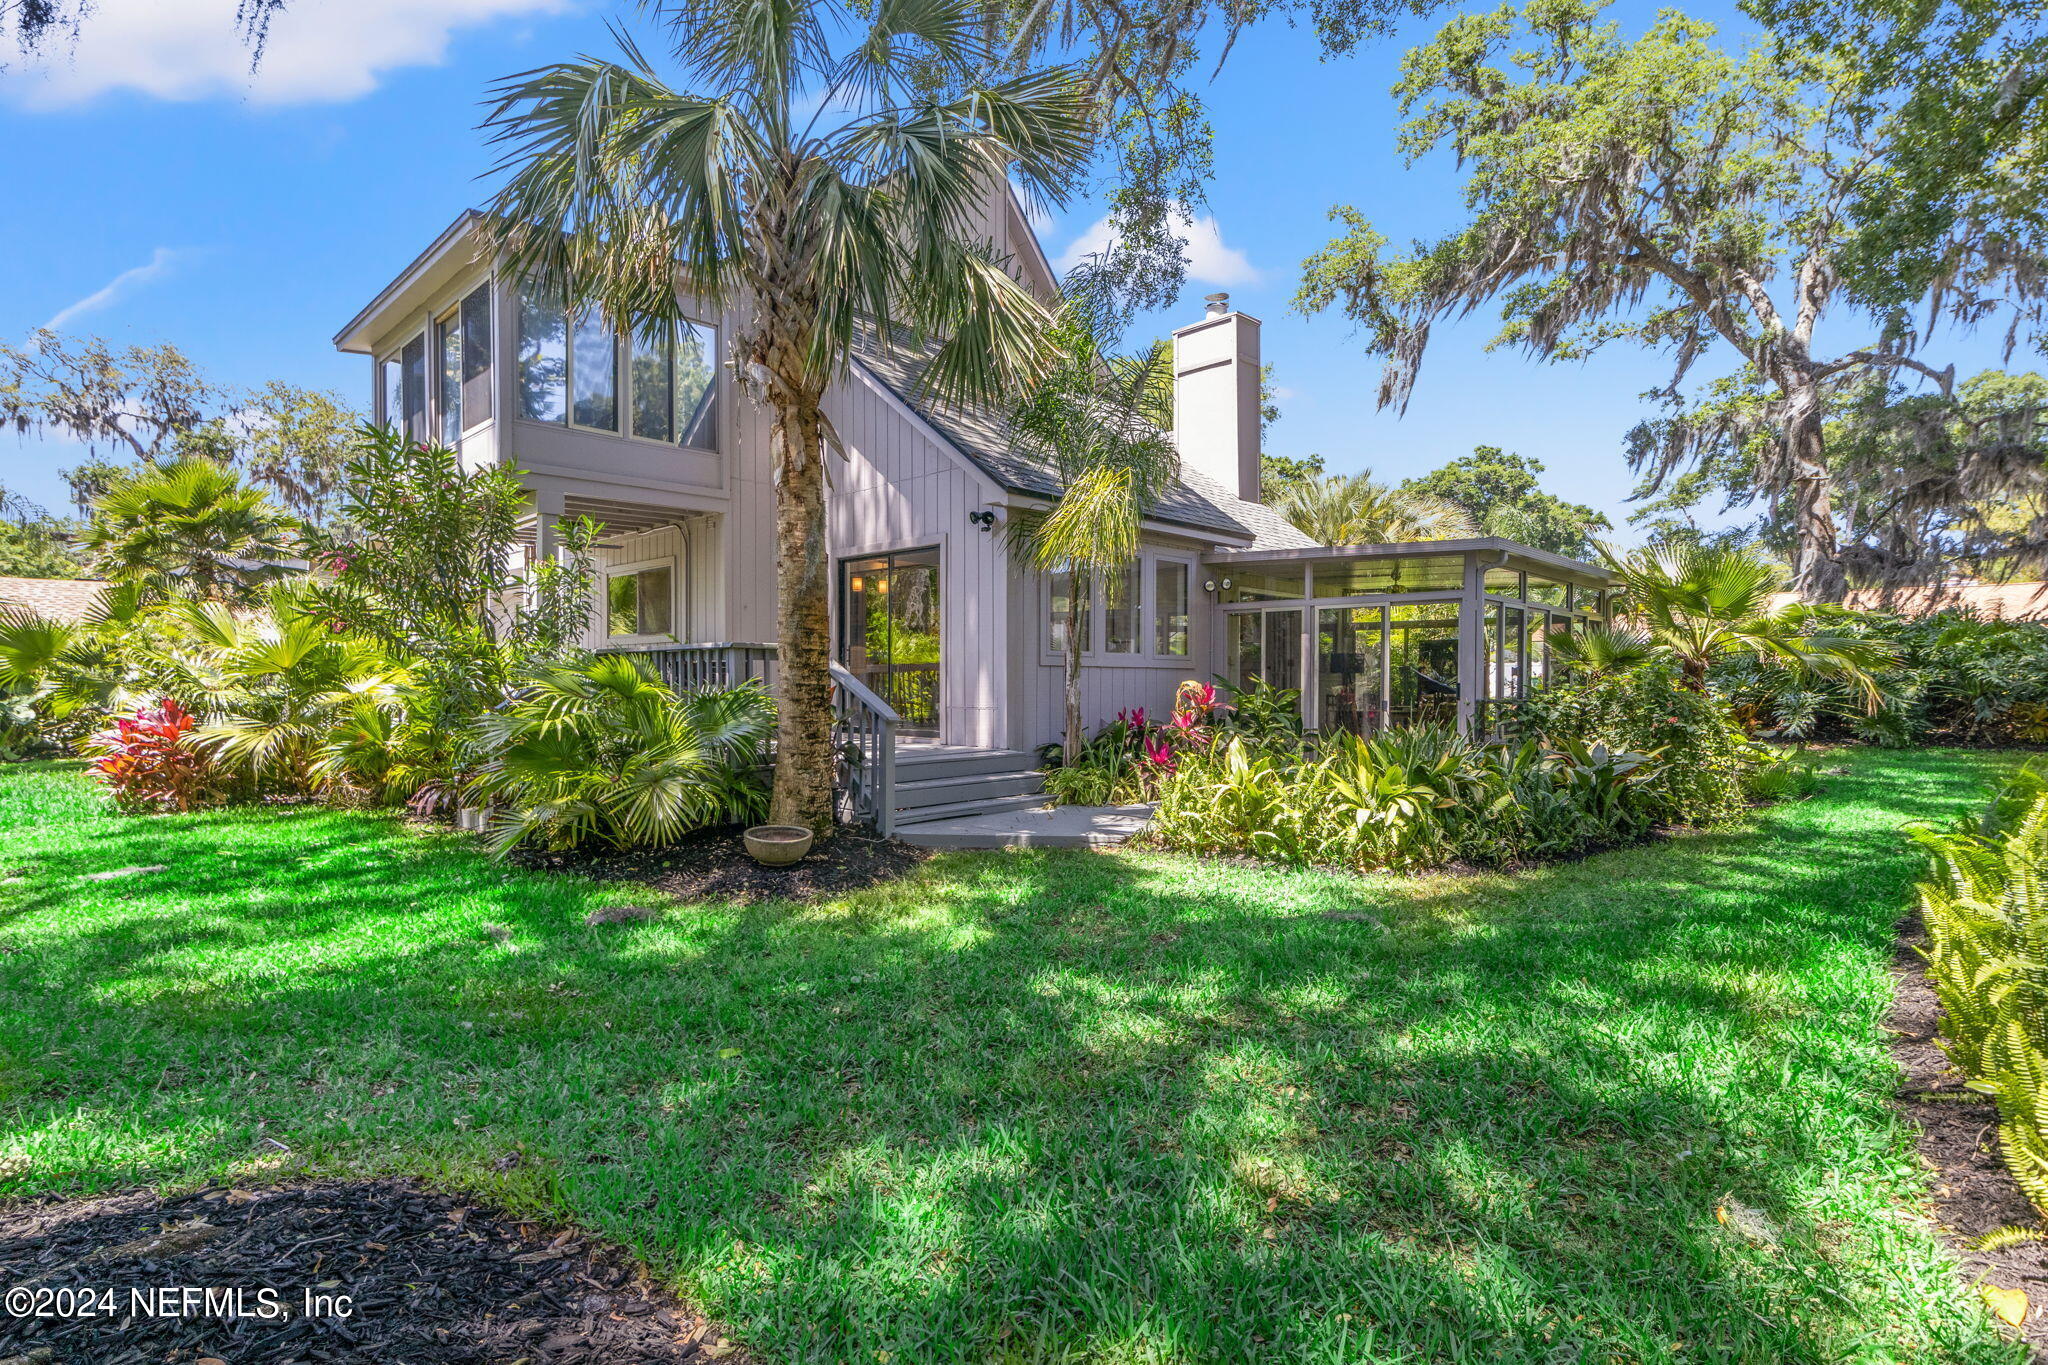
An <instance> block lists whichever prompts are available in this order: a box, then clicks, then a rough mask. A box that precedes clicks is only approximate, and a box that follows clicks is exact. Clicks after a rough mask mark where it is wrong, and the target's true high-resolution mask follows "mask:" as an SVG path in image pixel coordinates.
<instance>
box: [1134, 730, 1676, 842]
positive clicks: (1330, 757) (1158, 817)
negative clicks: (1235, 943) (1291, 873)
mask: <svg viewBox="0 0 2048 1365" xmlns="http://www.w3.org/2000/svg"><path fill="white" fill-rule="evenodd" d="M1655 771H1656V764H1655V763H1654V762H1653V761H1652V760H1651V759H1650V758H1649V757H1648V756H1646V755H1643V754H1637V753H1625V752H1620V751H1614V750H1609V749H1607V748H1606V747H1604V746H1602V745H1598V744H1583V743H1579V742H1577V741H1571V742H1567V743H1566V744H1563V745H1558V746H1545V745H1541V744H1538V743H1537V742H1536V741H1534V740H1526V741H1523V742H1521V743H1518V744H1510V745H1488V744H1480V743H1477V742H1475V741H1472V740H1470V739H1467V738H1466V737H1464V736H1463V735H1461V734H1459V733H1458V732H1457V731H1456V730H1455V729H1452V728H1450V727H1448V726H1430V725H1424V726H1415V727H1412V728H1408V729H1401V730H1391V731H1388V732H1386V733H1384V734H1382V735H1379V736H1377V737H1375V738H1373V739H1362V738H1360V737H1358V736H1356V735H1350V734H1339V735H1337V736H1334V737H1332V738H1331V739H1329V740H1328V741H1326V742H1325V743H1323V744H1322V745H1321V746H1320V748H1317V747H1310V746H1298V747H1294V748H1286V747H1280V746H1272V745H1262V744H1258V743H1255V742H1253V741H1252V740H1250V739H1249V738H1247V737H1244V736H1233V737H1229V738H1226V739H1224V740H1222V741H1221V742H1219V743H1218V744H1216V745H1215V746H1213V747H1211V748H1210V749H1208V750H1206V751H1202V752H1199V753H1195V754H1191V755H1189V756H1188V757H1186V758H1185V759H1184V760H1183V761H1182V762H1181V764H1180V766H1179V768H1178V770H1177V771H1176V772H1174V773H1173V774H1172V775H1171V776H1170V777H1169V778H1168V779H1167V780H1166V781H1165V782H1164V783H1163V784H1162V788H1161V792H1160V803H1159V809H1158V811H1157V813H1156V814H1155V815H1154V816H1153V819H1152V825H1151V829H1152V832H1153V834H1154V836H1155V837H1156V838H1157V839H1159V840H1160V841H1161V842H1163V843H1165V844H1167V845H1168V846H1169V847H1174V848H1180V849H1185V850H1188V851H1191V852H1200V853H1250V854H1254V855H1256V856H1259V857H1263V858H1272V859H1276V860H1278V861H1283V862H1294V863H1332V864H1341V865H1344V866H1349V867H1355V868H1360V869H1368V868H1413V867H1433V866H1440V865H1443V864H1445V863H1450V862H1457V861H1466V862H1474V863H1506V862H1514V861H1518V860H1522V859H1527V858H1540V857H1558V856H1565V855H1569V854H1572V853H1576V852H1580V851H1583V850H1584V849H1587V848H1589V847H1593V846H1596V845H1600V844H1607V843H1616V842H1620V841H1622V840H1625V839H1629V838H1634V837H1636V836H1638V835H1640V834H1641V833H1642V832H1643V831H1644V830H1645V829H1647V828H1648V827H1649V824H1650V822H1651V816H1650V814H1649V810H1648V803H1647V802H1646V801H1645V800H1644V798H1643V793H1644V791H1645V790H1646V789H1647V787H1646V784H1647V782H1648V780H1649V779H1650V778H1651V777H1652V776H1653V775H1654V774H1655Z"/></svg>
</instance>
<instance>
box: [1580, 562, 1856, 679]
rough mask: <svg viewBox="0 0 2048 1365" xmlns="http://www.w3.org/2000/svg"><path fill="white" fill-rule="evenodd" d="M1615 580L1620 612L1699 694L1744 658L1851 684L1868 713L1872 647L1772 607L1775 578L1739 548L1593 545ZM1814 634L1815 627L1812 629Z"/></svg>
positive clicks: (1801, 610) (1820, 617)
mask: <svg viewBox="0 0 2048 1365" xmlns="http://www.w3.org/2000/svg"><path fill="white" fill-rule="evenodd" d="M1600 553H1601V555H1602V557H1603V558H1604V559H1605V560H1606V561H1607V564H1608V567H1609V568H1611V569H1613V570H1614V572H1615V573H1616V575H1617V576H1619V577H1620V579H1621V581H1622V610H1623V611H1624V612H1625V613H1626V615H1627V616H1628V617H1629V618H1630V619H1631V620H1632V621H1633V622H1634V623H1635V625H1636V626H1637V628H1639V629H1640V630H1641V631H1642V633H1643V634H1644V635H1646V636H1647V637H1648V639H1649V641H1650V643H1651V644H1652V645H1654V646H1655V648H1656V650H1657V651H1658V652H1659V653H1661V654H1662V655H1663V656H1664V657H1666V658H1669V659H1670V660H1671V661H1672V662H1673V663H1675V664H1676V665H1677V666H1678V671H1679V673H1680V675H1681V676H1682V677H1683V678H1684V679H1685V681H1686V683H1687V685H1688V686H1690V687H1693V688H1695V689H1699V690H1704V689H1705V688H1706V682H1707V673H1708V670H1710V669H1711V668H1712V667H1713V666H1714V664H1715V663H1716V662H1717V661H1718V660H1721V659H1724V658H1727V657H1729V656H1731V655H1735V654H1749V655H1753V656H1755V657H1757V658H1759V659H1764V660H1767V661H1774V662H1777V663H1780V664H1783V665H1784V666H1786V667H1787V668H1788V669H1790V670H1791V671H1792V672H1793V673H1794V674H1802V675H1806V676H1812V677H1831V678H1836V679H1839V680H1841V681H1843V682H1846V683H1848V684H1850V685H1851V686H1852V687H1854V688H1855V689H1856V690H1857V691H1858V692H1860V693H1861V694H1862V695H1863V699H1864V704H1865V706H1866V707H1867V708H1868V709H1869V710H1870V711H1872V712H1875V711H1876V710H1877V709H1878V708H1879V706H1880V705H1881V704H1882V701H1883V698H1882V697H1881V695H1880V694H1879V691H1878V686H1877V681H1876V679H1875V677H1874V676H1873V673H1874V671H1875V670H1877V669H1879V668H1882V667H1883V666H1884V665H1885V664H1887V663H1889V662H1890V661H1891V657H1892V656H1891V653H1890V651H1889V650H1888V649H1887V648H1886V647H1885V646H1884V645H1882V644H1880V643H1878V642H1877V641H1874V640H1866V639H1860V638H1858V637H1856V636H1853V635H1848V634H1844V633H1842V632H1839V631H1834V630H1829V629H1826V628H1825V623H1826V620H1827V618H1826V616H1825V615H1824V614H1820V613H1817V612H1816V611H1815V609H1814V608H1811V607H1808V606H1804V605H1802V604H1793V605H1790V606H1787V607H1784V608H1781V609H1780V610H1777V611H1773V610H1771V605H1770V601H1771V594H1772V593H1773V592H1774V591H1775V590H1776V588H1777V585H1778V574H1779V571H1778V569H1777V568H1775V567H1774V566H1772V565H1770V564H1768V563H1765V562H1764V561H1763V560H1760V559H1758V558H1756V557H1755V556H1753V555H1750V554H1748V553H1746V552H1744V551H1742V550H1736V549H1728V548H1723V547H1717V546H1708V545H1699V544H1688V543H1667V544H1662V545H1652V546H1646V547H1642V548H1639V549H1635V550H1631V551H1628V552H1626V553H1621V552H1617V551H1615V550H1613V549H1611V548H1609V547H1608V546H1605V545H1603V546H1601V547H1600ZM1817 627H1818V628H1817Z"/></svg>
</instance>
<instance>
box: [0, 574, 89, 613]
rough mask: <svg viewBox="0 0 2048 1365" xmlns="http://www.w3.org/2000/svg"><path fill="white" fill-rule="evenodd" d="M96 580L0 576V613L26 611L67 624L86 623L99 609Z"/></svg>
mask: <svg viewBox="0 0 2048 1365" xmlns="http://www.w3.org/2000/svg"><path fill="white" fill-rule="evenodd" d="M106 586H107V585H106V583H105V581H103V580H101V579H98V578H7V577H4V576H0V610H4V609H6V608H8V607H26V608H27V609H28V610H30V611H32V612H34V613H35V614H36V615H38V616H44V617H48V618H49V619H50V620H52V621H63V622H65V623H67V624H71V623H76V622H79V621H83V620H85V619H86V618H87V617H88V616H91V615H92V613H93V609H94V608H95V607H97V606H98V605H99V600H100V589H102V588H104V587H106Z"/></svg>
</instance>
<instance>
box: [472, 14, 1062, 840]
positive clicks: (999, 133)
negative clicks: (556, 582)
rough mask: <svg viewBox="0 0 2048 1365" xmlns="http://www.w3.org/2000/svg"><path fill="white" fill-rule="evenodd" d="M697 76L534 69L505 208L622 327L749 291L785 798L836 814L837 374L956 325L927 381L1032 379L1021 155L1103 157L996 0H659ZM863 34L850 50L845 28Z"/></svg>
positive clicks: (1043, 169) (563, 280)
mask: <svg viewBox="0 0 2048 1365" xmlns="http://www.w3.org/2000/svg"><path fill="white" fill-rule="evenodd" d="M647 7H648V8H649V9H650V10H651V11H652V12H653V13H654V15H655V16H656V18H657V19H659V20H661V21H662V22H664V23H665V25H666V29H667V33H668V37H669V42H670V47H671V49H672V52H673V55H674V57H675V61H676V64H677V66H678V67H679V69H680V71H681V73H682V76H683V78H684V80H685V82H687V83H686V84H683V85H671V84H670V83H668V82H667V81H666V80H664V79H663V78H662V77H661V76H659V75H657V74H656V72H655V70H654V68H653V67H652V65H651V64H650V63H649V62H648V61H647V59H646V58H645V57H644V56H643V55H642V54H641V52H640V51H639V49H638V48H637V47H636V46H634V45H633V43H632V42H631V41H630V40H626V39H623V38H622V40H621V41H622V46H623V48H624V58H625V60H624V61H623V62H612V61H601V60H596V59H588V58H586V59H584V60H582V61H579V62H575V63H563V64H557V65H554V66H549V67H544V68H541V69H539V70H535V71H529V72H526V73H523V74H521V75H517V76H513V77H510V78H508V79H507V80H506V81H504V82H503V83H502V84H501V85H500V87H499V89H498V91H497V97H498V104H497V107H496V108H495V110H493V112H492V113H491V114H490V116H489V118H488V120H487V123H486V126H487V127H490V128H492V129H494V130H495V131H496V139H497V140H498V141H499V142H501V143H503V144H504V145H505V146H507V147H508V148H509V151H508V153H507V156H506V158H505V161H504V163H503V165H504V168H505V169H508V170H511V171H512V172H513V173H512V175H511V178H510V180H509V181H508V182H507V184H506V185H505V187H504V189H503V190H502V191H501V192H500V193H499V195H498V197H497V200H496V203H495V206H494V207H495V213H494V215H493V217H492V220H491V224H490V226H489V228H488V229H487V231H488V234H489V236H490V237H491V239H492V240H493V242H494V244H495V245H496V246H497V247H498V248H499V249H500V250H501V251H502V252H503V253H504V255H505V258H506V260H507V261H508V263H509V264H510V266H511V267H512V269H513V270H514V271H515V272H517V273H519V274H520V275H522V276H523V277H524V278H526V279H529V280H531V281H533V282H534V283H535V284H537V285H539V286H540V287H543V288H549V289H552V290H556V291H560V292H562V293H564V294H566V296H567V297H568V298H569V299H570V300H571V301H572V302H576V303H595V304H596V305H597V306H598V307H600V308H601V309H602V310H603V312H604V313H605V315H606V316H607V317H608V318H610V319H611V320H613V321H615V322H618V323H620V324H622V325H635V326H646V325H650V323H651V322H659V321H662V320H666V319H672V318H676V317H679V316H680V315H681V306H680V303H679V301H678V298H677V290H678V286H679V285H680V286H681V287H682V288H685V289H687V290H688V291H690V292H691V293H692V294H694V295H695V296H696V297H697V298H698V299H700V300H704V301H706V302H708V303H711V304H714V305H719V304H727V303H731V304H734V305H736V306H737V311H738V313H739V316H740V318H741V321H740V322H739V323H738V324H737V326H736V328H735V335H734V338H733V363H734V365H735V366H736V368H737V370H738V373H739V374H740V376H741V378H742V380H743V381H744V383H745V384H746V385H747V387H748V389H749V390H750V391H751V392H752V393H753V394H755V395H756V396H757V397H758V398H759V399H760V400H761V401H762V402H764V403H765V404H766V406H767V408H768V413H769V419H770V447H771V450H770V457H771V459H772V460H773V463H774V475H775V523H776V524H775V534H776V541H777V545H778V559H777V571H776V580H777V581H776V605H777V616H778V629H779V633H780V637H781V642H782V643H781V676H780V682H779V697H778V700H779V702H780V706H779V715H778V724H777V734H776V765H775V781H774V795H773V799H772V804H771V815H770V818H772V819H774V820H776V821H777V822H782V823H791V824H803V825H808V826H810V827H812V828H813V829H815V830H817V831H818V832H819V833H820V834H824V833H828V832H829V830H830V828H831V820H832V789H833V754H832V733H831V727H832V716H831V673H830V652H829V650H830V645H829V632H828V629H827V603H828V591H827V589H828V557H827V552H826V547H825V491H824V459H823V453H824V447H825V444H826V442H827V440H828V439H829V424H828V423H827V422H826V419H825V416H824V413H823V411H822V403H823V399H824V396H825V392H826V389H827V387H828V386H829V385H830V384H831V382H832V380H833V379H834V377H835V376H837V375H838V374H840V373H841V372H842V371H843V370H844V368H845V366H846V362H847V357H848V355H849V354H850V352H851V350H852V348H853V347H854V346H855V345H856V343H857V342H858V341H860V340H861V339H863V338H864V337H868V336H872V337H875V338H878V339H879V342H880V344H883V345H895V344H898V343H899V341H902V340H905V339H906V338H907V340H908V342H909V344H912V345H917V346H920V347H924V346H925V345H926V340H927V339H934V340H935V342H936V344H935V345H934V346H932V347H931V356H930V364H929V366H928V368H927V370H926V382H927V384H928V386H929V388H930V389H931V391H932V393H933V394H934V395H936V396H937V397H939V398H940V399H942V400H945V401H965V400H980V401H987V400H990V399H993V398H995V397H996V396H998V395H999V394H1001V393H1003V392H1005V391H1011V392H1014V391H1015V388H1016V387H1017V386H1018V384H1019V383H1020V382H1021V381H1022V380H1023V379H1024V378H1025V377H1027V376H1028V375H1029V373H1030V372H1031V370H1032V368H1033V366H1034V363H1035V361H1036V359H1037V356H1038V353H1039V351H1040V348H1041V343H1042V334H1043V330H1044V328H1045V325H1046V322H1047V313H1046V309H1045V308H1044V307H1043V305H1041V304H1039V303H1038V302H1037V301H1036V300H1035V299H1033V298H1032V297H1031V295H1030V293H1029V292H1028V291H1027V290H1026V289H1025V288H1024V287H1023V286H1022V285H1021V284H1019V283H1018V282H1017V280H1015V279H1014V278H1012V276H1011V275H1010V274H1009V273H1008V271H1007V270H1006V269H1005V267H1004V263H1003V262H1001V261H999V260H997V259H995V257H994V256H993V254H992V251H991V249H990V248H989V247H988V245H987V244H986V243H983V242H979V241H977V240H975V237H974V234H975V228H974V226H973V225H974V224H975V223H976V222H977V221H978V219H979V215H980V211H981V209H982V207H983V205H984V204H985V203H986V200H987V196H988V195H989V194H990V193H991V192H992V191H993V190H994V189H995V188H996V187H997V186H999V185H1001V184H1002V183H1003V182H1004V178H1005V177H1006V176H1009V177H1012V178H1014V180H1015V181H1016V182H1018V183H1019V184H1021V186H1022V187H1023V189H1024V191H1025V193H1027V194H1030V195H1033V196H1035V197H1037V198H1039V199H1041V200H1047V201H1054V202H1057V201H1058V200H1060V199H1061V198H1062V197H1063V190H1064V187H1065V185H1066V183H1067V182H1068V181H1069V180H1070V179H1071V178H1073V177H1074V176H1076V175H1077V174H1078V173H1079V172H1080V171H1081V169H1082V168H1083V167H1084V165H1085V163H1086V159H1087V156H1088V153H1089V132H1088V128H1089V124H1088V108H1087V101H1086V95H1085V92H1084V90H1083V89H1082V87H1081V85H1080V84H1079V83H1078V81H1077V80H1076V77H1075V75H1074V73H1072V72H1070V71H1068V70H1066V69H1063V68H1061V69H1048V70H1041V71H1033V72H1027V73H1025V74H1022V75H1017V76H1013V77H1010V78H1007V79H1002V80H993V79H990V78H989V76H988V74H987V73H989V72H990V71H992V70H993V69H994V68H995V65H996V63H997V61H998V59H999V55H1000V54H999V52H998V50H997V46H996V44H997V42H998V40H999V36H1000V34H1001V33H1002V31H1003V25H1002V24H1001V23H1000V22H998V16H997V13H996V12H995V11H992V10H990V9H987V8H986V7H985V6H984V5H983V4H981V3H978V2H977V0H877V3H875V4H873V5H872V6H854V5H850V4H845V3H841V2H840V0H648V5H647ZM848 30H850V37H851V41H850V43H849V44H848V45H847V46H845V47H844V48H843V49H838V50H835V48H834V46H833V43H832V39H833V37H834V36H835V34H836V33H838V32H841V31H848Z"/></svg>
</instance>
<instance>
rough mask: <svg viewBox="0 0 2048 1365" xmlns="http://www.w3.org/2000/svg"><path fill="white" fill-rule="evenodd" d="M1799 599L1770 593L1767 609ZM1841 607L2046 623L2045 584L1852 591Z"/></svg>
mask: <svg viewBox="0 0 2048 1365" xmlns="http://www.w3.org/2000/svg"><path fill="white" fill-rule="evenodd" d="M1798 600H1799V594H1798V593H1796V592H1779V593H1772V594H1771V610H1773V611H1776V610H1778V608H1780V607H1785V606H1789V605H1791V604H1792V603H1794V602H1797V601H1798ZM1842 605H1843V606H1846V607H1853V608H1855V609H1856V610H1857V611H1889V612H1895V613H1897V614H1898V615H1900V616H1926V615H1929V614H1931V613H1933V612H1937V611H1946V610H1948V609H1950V608H1953V607H1964V608H1967V609H1968V610H1970V611H1974V612H1975V613H1977V615H1979V616H1987V617H1991V618H1993V619H1996V620H2003V621H2048V583H2042V582H2038V581H2036V582H2031V583H1944V584H1939V585H1936V586H1933V587H1924V588H1893V589H1892V590H1891V591H1890V592H1889V593H1886V592H1885V591H1884V590H1883V589H1881V588H1855V589H1852V590H1851V591H1850V593H1849V595H1848V596H1847V597H1846V598H1844V599H1843V602H1842Z"/></svg>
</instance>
